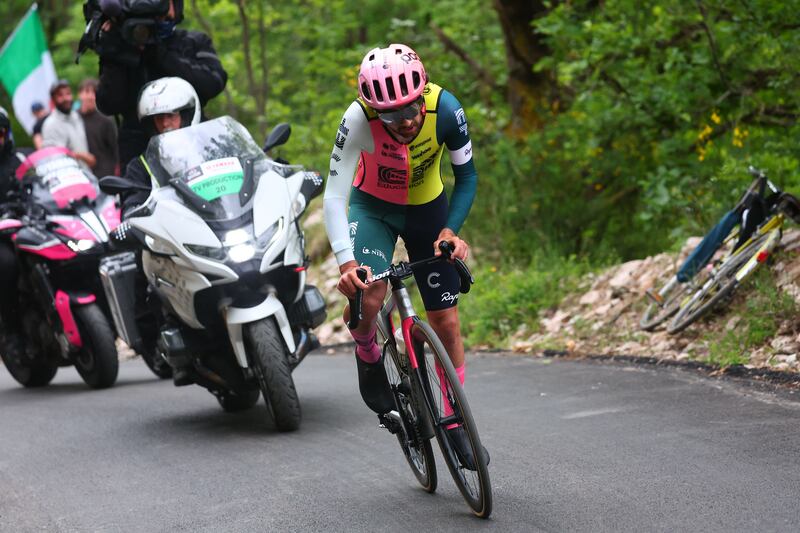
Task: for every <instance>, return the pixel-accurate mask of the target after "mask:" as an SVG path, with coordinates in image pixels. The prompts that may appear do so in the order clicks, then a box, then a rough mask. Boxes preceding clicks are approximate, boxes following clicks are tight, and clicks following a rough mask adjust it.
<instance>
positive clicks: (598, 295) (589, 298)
mask: <svg viewBox="0 0 800 533" xmlns="http://www.w3.org/2000/svg"><path fill="white" fill-rule="evenodd" d="M610 297H611V291H600V290H592V291H589V292H587V293H586V294H584V295H583V296H581V299H580V300H578V303H579V304H581V305H594V304H596V303H598V302H600V301H607V300H608V299H609V298H610Z"/></svg>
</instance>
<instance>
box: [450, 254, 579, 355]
mask: <svg viewBox="0 0 800 533" xmlns="http://www.w3.org/2000/svg"><path fill="white" fill-rule="evenodd" d="M588 270H589V267H588V265H587V264H586V263H585V262H581V261H578V260H576V259H574V258H569V259H563V258H557V257H555V258H553V257H549V258H547V259H544V258H542V259H539V260H535V261H534V262H532V263H531V264H529V265H525V266H512V265H509V266H494V265H483V266H479V267H478V268H476V269H475V272H474V275H475V279H476V283H475V285H474V286H473V288H472V290H471V291H470V293H469V294H468V295H465V296H464V297H463V299H462V300H461V302H460V303H459V310H460V311H459V313H460V316H461V331H462V333H463V334H464V338H465V342H466V344H467V345H468V346H476V345H482V346H489V347H505V346H506V344H505V343H506V341H507V340H508V338H509V337H510V336H511V335H513V334H514V332H516V331H517V330H518V329H519V327H520V326H521V325H523V324H524V325H525V326H526V327H527V330H528V331H530V332H536V331H539V330H540V327H541V326H540V324H539V320H540V316H541V312H542V311H543V310H545V309H548V308H554V307H556V306H557V305H558V304H559V303H560V302H561V300H562V299H563V298H564V296H566V295H567V294H569V293H570V292H572V291H574V290H575V289H576V288H577V286H578V283H579V281H580V278H581V276H582V275H583V274H585V273H586V272H587V271H588Z"/></svg>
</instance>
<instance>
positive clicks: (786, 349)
mask: <svg viewBox="0 0 800 533" xmlns="http://www.w3.org/2000/svg"><path fill="white" fill-rule="evenodd" d="M770 346H771V347H772V349H773V350H775V353H777V354H792V353H797V351H798V350H800V344H798V342H797V340H795V339H794V338H792V337H784V336H780V337H775V338H774V339H772V342H771V343H770Z"/></svg>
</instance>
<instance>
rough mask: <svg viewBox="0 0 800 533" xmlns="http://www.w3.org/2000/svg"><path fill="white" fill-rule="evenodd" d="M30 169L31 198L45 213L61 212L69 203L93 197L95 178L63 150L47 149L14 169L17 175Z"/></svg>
mask: <svg viewBox="0 0 800 533" xmlns="http://www.w3.org/2000/svg"><path fill="white" fill-rule="evenodd" d="M31 170H33V171H34V172H35V174H36V176H37V177H38V179H37V180H35V181H34V183H33V189H32V193H33V199H34V202H35V203H36V204H37V205H40V206H42V207H44V208H45V209H48V210H54V209H55V210H58V209H64V208H65V207H67V206H68V205H69V204H70V203H71V202H75V201H78V200H81V199H83V198H88V199H89V200H94V199H95V198H96V197H97V188H96V178H95V177H94V176H93V175H92V174H91V173H90V172H88V170H87V169H86V168H85V167H83V166H81V165H80V164H79V163H78V161H77V160H75V159H73V158H72V157H71V156H70V153H69V151H68V150H67V149H66V148H60V147H49V148H43V149H41V150H37V151H36V152H33V153H32V154H30V155H29V156H28V157H27V159H26V160H25V162H24V163H23V164H22V165H21V166H20V168H19V169H18V170H17V173H18V175H20V176H21V175H22V174H28V173H30V172H31Z"/></svg>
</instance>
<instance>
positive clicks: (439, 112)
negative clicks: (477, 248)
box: [324, 83, 478, 265]
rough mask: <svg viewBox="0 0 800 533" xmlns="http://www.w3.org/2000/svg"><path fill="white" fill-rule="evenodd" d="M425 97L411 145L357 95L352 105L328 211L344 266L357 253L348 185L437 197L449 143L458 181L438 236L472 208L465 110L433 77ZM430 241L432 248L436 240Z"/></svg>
mask: <svg viewBox="0 0 800 533" xmlns="http://www.w3.org/2000/svg"><path fill="white" fill-rule="evenodd" d="M423 97H424V100H425V117H424V120H423V123H422V127H421V129H420V132H419V134H418V135H417V137H416V138H414V140H413V141H411V142H410V143H409V144H402V143H400V142H398V141H397V140H395V139H394V137H392V135H391V133H390V132H389V131H388V130H387V129H386V127H385V126H384V125H383V123H382V122H381V121H380V119H379V118H378V115H377V113H376V112H375V111H374V110H373V109H372V108H370V107H369V106H367V105H366V104H364V103H363V102H362V101H361V100H360V99H359V100H356V101H354V102H353V103H352V104H351V105H350V107H349V108H348V109H347V111H346V112H345V114H344V117H343V118H342V121H341V123H340V124H339V128H338V131H337V133H336V141H335V144H334V147H333V152H332V153H331V163H330V172H329V174H328V182H327V185H326V188H325V203H324V209H325V226H326V229H327V231H328V237H329V239H330V241H331V247H332V248H333V251H334V253H335V254H336V259H337V262H338V263H339V264H340V265H341V264H343V263H346V262H347V261H351V260H353V259H355V257H354V255H353V250H352V243H351V239H350V233H349V227H348V220H347V210H346V202H347V198H348V195H349V194H350V189H351V187H352V188H355V189H357V190H359V191H360V192H362V193H365V194H366V195H369V197H374V198H375V199H376V200H380V201H382V202H387V203H390V204H396V205H400V206H406V205H423V204H428V203H430V202H433V201H434V200H436V199H437V198H438V197H439V196H440V195H441V194H442V191H443V190H444V185H443V181H442V175H441V168H440V167H441V158H442V153H443V151H444V148H445V146H446V147H447V149H448V151H449V154H450V161H451V164H452V168H453V174H454V176H455V179H456V181H455V188H454V189H453V193H452V195H451V199H450V209H449V211H448V212H447V217H446V221H445V222H444V225H443V226H441V225H440V226H441V227H438V228H437V235H438V231H440V230H441V229H442V228H444V227H447V228H450V229H451V230H453V232H456V233H457V232H458V231H459V229H461V225H462V224H463V223H464V220H465V219H466V217H467V214H468V213H469V210H470V207H471V206H472V201H473V199H474V197H475V189H476V187H477V178H478V176H477V172H476V171H475V165H474V164H473V162H472V143H471V141H470V138H469V131H468V128H467V120H466V116H465V114H464V110H463V108H462V107H461V104H460V103H459V102H458V100H457V99H456V97H455V96H453V95H452V94H451V93H449V92H448V91H446V90H444V89H442V88H441V87H439V86H438V85H436V84H433V83H428V84H427V85H426V86H425V89H424V91H423ZM354 174H355V178H353V176H354ZM428 245H429V246H430V249H431V252H432V251H433V241H431V242H430V243H428ZM389 259H391V257H390V258H389Z"/></svg>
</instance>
